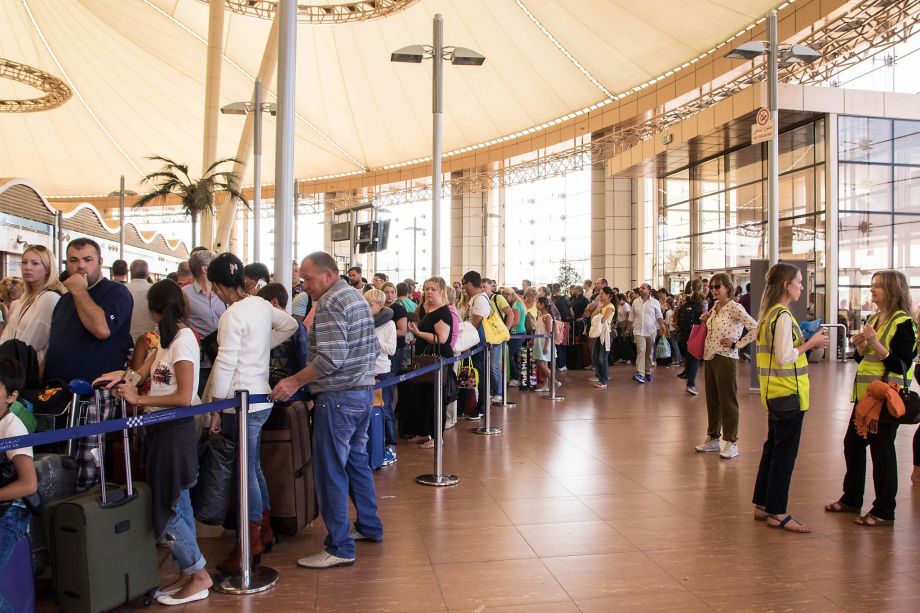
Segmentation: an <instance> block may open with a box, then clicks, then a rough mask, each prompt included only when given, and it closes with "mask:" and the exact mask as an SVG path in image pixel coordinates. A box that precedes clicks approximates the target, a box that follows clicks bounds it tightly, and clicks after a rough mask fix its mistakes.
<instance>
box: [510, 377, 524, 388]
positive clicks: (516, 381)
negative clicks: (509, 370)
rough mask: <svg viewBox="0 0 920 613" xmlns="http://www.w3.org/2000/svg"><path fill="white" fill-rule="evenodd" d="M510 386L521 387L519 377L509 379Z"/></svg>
mask: <svg viewBox="0 0 920 613" xmlns="http://www.w3.org/2000/svg"><path fill="white" fill-rule="evenodd" d="M508 387H521V383H520V381H518V380H517V379H508Z"/></svg>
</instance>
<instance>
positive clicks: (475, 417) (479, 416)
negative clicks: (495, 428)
mask: <svg viewBox="0 0 920 613" xmlns="http://www.w3.org/2000/svg"><path fill="white" fill-rule="evenodd" d="M463 419H466V420H468V421H476V420H478V419H482V413H476V414H475V415H464V416H463Z"/></svg>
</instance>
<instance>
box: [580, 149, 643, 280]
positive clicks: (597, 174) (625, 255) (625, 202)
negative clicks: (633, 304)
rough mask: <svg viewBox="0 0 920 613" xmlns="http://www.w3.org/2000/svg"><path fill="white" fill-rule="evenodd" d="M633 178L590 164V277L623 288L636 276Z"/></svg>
mask: <svg viewBox="0 0 920 613" xmlns="http://www.w3.org/2000/svg"><path fill="white" fill-rule="evenodd" d="M633 214H634V211H633V180H632V179H629V178H612V177H608V176H607V167H606V164H605V163H603V162H598V163H595V164H592V165H591V278H592V280H597V279H599V278H601V277H603V278H605V279H607V281H608V282H609V283H610V285H611V286H614V287H619V288H620V289H622V290H625V289H627V288H630V287H633V280H634V278H636V277H637V274H636V273H635V272H634V271H635V270H636V269H635V266H636V263H635V262H634V257H633V253H634V250H633V243H634V226H633Z"/></svg>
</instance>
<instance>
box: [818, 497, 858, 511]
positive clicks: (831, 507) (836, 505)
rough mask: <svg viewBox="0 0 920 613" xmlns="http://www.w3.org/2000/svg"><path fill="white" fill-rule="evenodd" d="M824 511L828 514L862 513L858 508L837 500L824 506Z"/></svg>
mask: <svg viewBox="0 0 920 613" xmlns="http://www.w3.org/2000/svg"><path fill="white" fill-rule="evenodd" d="M824 510H825V511H827V512H828V513H859V512H860V511H862V509H861V508H859V507H854V506H851V505H848V504H843V503H842V502H840V501H839V500H835V501H834V502H832V503H830V504H826V505H824Z"/></svg>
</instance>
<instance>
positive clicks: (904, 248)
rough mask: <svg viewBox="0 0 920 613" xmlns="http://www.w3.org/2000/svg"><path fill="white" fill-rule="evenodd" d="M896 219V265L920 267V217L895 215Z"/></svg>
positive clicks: (898, 268) (896, 266)
mask: <svg viewBox="0 0 920 613" xmlns="http://www.w3.org/2000/svg"><path fill="white" fill-rule="evenodd" d="M894 221H895V223H894V267H895V268H896V269H897V270H904V269H907V268H920V217H914V216H912V215H895V216H894ZM905 273H906V271H905ZM912 284H913V283H912Z"/></svg>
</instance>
